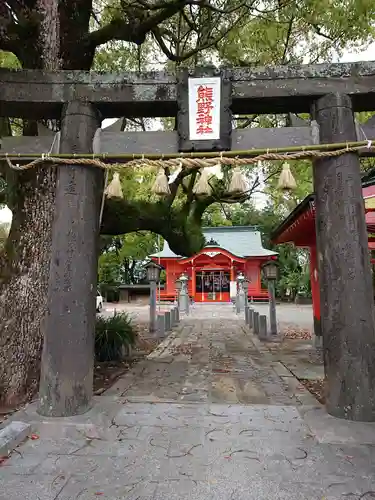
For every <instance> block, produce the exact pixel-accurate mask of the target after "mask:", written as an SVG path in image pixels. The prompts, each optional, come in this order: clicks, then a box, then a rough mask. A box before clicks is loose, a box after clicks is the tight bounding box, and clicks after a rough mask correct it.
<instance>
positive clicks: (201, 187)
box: [193, 168, 212, 196]
mask: <svg viewBox="0 0 375 500" xmlns="http://www.w3.org/2000/svg"><path fill="white" fill-rule="evenodd" d="M211 177H212V174H210V172H209V171H208V169H206V168H204V169H202V170H201V171H200V177H199V179H198V181H197V182H196V184H195V186H194V188H193V193H194V194H196V195H198V196H199V195H206V196H209V195H210V194H212V188H211V186H210V183H209V180H210V178H211Z"/></svg>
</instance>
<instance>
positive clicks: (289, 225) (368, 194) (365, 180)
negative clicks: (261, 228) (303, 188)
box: [271, 168, 375, 246]
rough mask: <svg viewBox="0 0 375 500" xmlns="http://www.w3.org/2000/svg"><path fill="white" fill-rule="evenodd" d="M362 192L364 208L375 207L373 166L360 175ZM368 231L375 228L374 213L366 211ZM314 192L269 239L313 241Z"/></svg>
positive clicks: (286, 241)
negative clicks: (374, 202)
mask: <svg viewBox="0 0 375 500" xmlns="http://www.w3.org/2000/svg"><path fill="white" fill-rule="evenodd" d="M362 194H363V198H364V200H365V206H366V208H375V207H374V204H373V202H372V201H370V200H374V198H375V168H373V169H371V170H369V171H368V172H366V173H365V174H364V175H363V176H362ZM366 225H367V230H368V232H372V230H373V229H374V228H375V213H374V212H368V213H366ZM315 238H316V236H315V194H314V193H313V194H310V195H308V196H306V198H305V199H304V200H303V201H301V203H300V204H299V205H297V206H296V208H295V209H294V210H292V212H290V214H289V215H288V216H287V217H286V218H285V219H284V220H283V222H282V223H281V224H280V225H279V226H278V227H276V228H275V229H274V231H273V232H272V234H271V241H272V242H273V243H276V244H280V243H289V242H292V243H294V244H296V245H297V246H309V244H311V243H313V242H315Z"/></svg>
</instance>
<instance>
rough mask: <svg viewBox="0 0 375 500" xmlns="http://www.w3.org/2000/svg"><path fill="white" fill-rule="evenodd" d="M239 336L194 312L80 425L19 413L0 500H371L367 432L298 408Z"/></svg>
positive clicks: (374, 458)
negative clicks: (18, 433) (26, 431)
mask: <svg viewBox="0 0 375 500" xmlns="http://www.w3.org/2000/svg"><path fill="white" fill-rule="evenodd" d="M202 316H203V318H202ZM242 326H243V322H242V320H241V319H239V318H237V317H236V316H235V315H234V313H233V311H232V309H231V308H230V306H221V307H220V308H216V309H214V308H212V307H207V308H206V310H204V309H203V308H202V306H200V307H199V308H195V309H194V310H193V313H192V315H191V317H189V318H188V319H186V320H184V322H183V325H182V326H181V328H180V329H179V330H178V331H177V332H176V333H175V334H172V335H171V336H170V337H169V339H167V340H166V342H165V343H164V348H163V347H161V348H160V349H159V350H158V352H154V353H153V354H152V355H151V356H150V358H149V359H148V360H146V361H145V362H142V363H140V364H139V365H137V366H136V367H135V368H134V370H133V372H132V373H130V374H128V375H127V376H125V377H124V379H123V380H121V382H120V383H119V384H115V386H114V387H113V388H112V389H111V390H110V391H108V392H107V393H106V395H104V396H100V397H97V398H96V400H95V401H96V404H95V406H94V407H93V409H92V410H91V411H90V412H89V413H87V414H86V415H81V416H79V417H74V418H69V419H49V420H43V419H42V418H40V417H38V416H37V415H36V413H35V406H34V405H30V406H29V407H28V408H27V409H26V410H25V411H23V412H19V413H18V414H17V415H16V417H15V419H17V420H23V421H29V422H31V424H32V426H33V432H34V433H35V434H36V436H34V438H35V437H38V439H28V440H27V441H26V442H25V443H24V444H23V445H21V446H20V447H19V448H18V450H16V451H15V452H14V453H13V454H12V456H11V457H10V459H9V460H7V461H5V462H4V464H3V466H2V467H0V499H1V500H20V499H25V500H28V499H30V500H94V499H96V498H103V499H111V500H180V499H186V500H273V499H275V500H305V499H306V500H315V499H316V500H318V499H320V500H322V499H323V498H324V499H325V500H338V499H343V500H344V499H349V500H351V499H353V500H359V499H365V500H367V499H370V498H373V497H374V496H375V474H374V473H375V446H374V445H375V428H374V424H359V423H353V422H344V421H340V420H336V419H334V418H332V417H329V416H327V415H326V414H325V412H324V410H323V409H322V408H321V407H319V406H318V405H316V404H314V405H306V404H301V403H303V401H302V400H301V399H299V395H298V394H297V393H296V394H295V393H293V391H291V387H292V386H293V384H292V385H291V384H290V383H288V381H287V380H285V379H288V378H289V379H291V380H295V379H294V378H293V377H292V376H291V375H290V373H289V376H288V375H287V374H285V373H282V372H281V371H280V367H279V366H278V364H277V363H276V362H274V361H273V359H272V355H271V353H269V354H267V353H266V352H262V353H261V354H260V353H259V351H257V349H256V347H255V345H254V343H253V342H252V341H251V337H250V336H249V334H246V333H245V332H244V331H243V329H242Z"/></svg>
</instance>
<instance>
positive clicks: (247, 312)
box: [245, 306, 250, 325]
mask: <svg viewBox="0 0 375 500" xmlns="http://www.w3.org/2000/svg"><path fill="white" fill-rule="evenodd" d="M249 313H250V308H249V306H245V324H246V325H248V324H249Z"/></svg>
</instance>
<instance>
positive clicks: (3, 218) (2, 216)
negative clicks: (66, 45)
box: [0, 43, 375, 222]
mask: <svg viewBox="0 0 375 500" xmlns="http://www.w3.org/2000/svg"><path fill="white" fill-rule="evenodd" d="M356 61H375V43H373V44H371V45H370V46H369V47H368V48H367V49H366V50H363V51H361V52H356V53H351V52H346V53H345V54H344V55H343V57H341V58H340V59H337V60H333V61H332V62H356ZM112 122H113V120H104V122H103V126H104V127H105V126H108V125H109V124H110V123H112ZM256 198H257V201H258V203H259V205H262V204H263V203H264V197H262V196H257V197H256ZM11 218H12V214H11V211H10V210H9V209H8V208H4V209H2V210H0V222H10V221H11Z"/></svg>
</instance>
